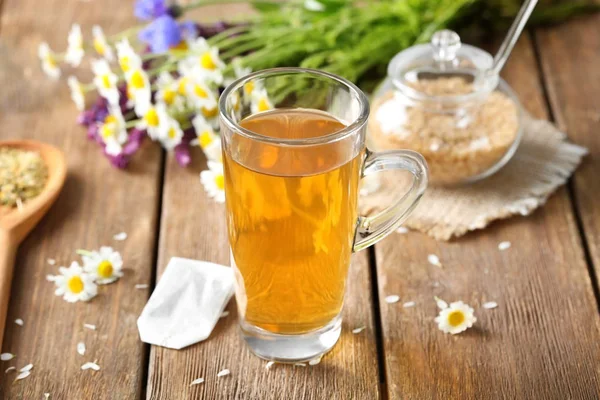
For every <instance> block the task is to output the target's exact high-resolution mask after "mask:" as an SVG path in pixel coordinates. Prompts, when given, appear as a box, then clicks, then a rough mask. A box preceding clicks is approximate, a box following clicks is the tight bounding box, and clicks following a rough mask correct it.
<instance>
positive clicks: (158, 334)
mask: <svg viewBox="0 0 600 400" xmlns="http://www.w3.org/2000/svg"><path fill="white" fill-rule="evenodd" d="M233 279H234V278H233V270H232V269H231V268H229V267H224V266H222V265H218V264H213V263H210V262H205V261H195V260H189V259H186V258H177V257H173V258H171V261H169V264H168V265H167V269H166V270H165V272H164V273H163V275H162V277H161V278H160V281H159V282H158V284H157V285H156V288H155V289H154V292H153V293H152V296H151V297H150V299H149V300H148V303H147V304H146V306H145V307H144V310H143V311H142V314H141V315H140V317H139V319H138V321H137V324H138V329H139V331H140V338H141V339H142V341H143V342H145V343H151V344H155V345H158V346H163V347H168V348H171V349H182V348H184V347H186V346H189V345H191V344H194V343H197V342H200V341H202V340H204V339H206V338H208V337H209V336H210V333H211V332H212V330H213V328H214V326H215V324H216V323H217V321H218V320H219V317H220V316H221V313H222V312H223V309H224V308H225V306H227V303H228V302H229V299H230V298H231V296H232V295H233V290H234V289H233Z"/></svg>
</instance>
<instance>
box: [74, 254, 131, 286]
mask: <svg viewBox="0 0 600 400" xmlns="http://www.w3.org/2000/svg"><path fill="white" fill-rule="evenodd" d="M82 259H83V269H84V270H85V272H87V273H88V274H90V276H92V277H93V278H94V280H95V281H96V283H97V284H98V285H106V284H108V283H113V282H114V281H116V280H117V279H119V278H120V277H122V276H123V260H122V259H121V254H119V252H118V251H114V250H113V249H112V247H106V246H103V247H100V250H98V251H91V252H86V254H84V255H82Z"/></svg>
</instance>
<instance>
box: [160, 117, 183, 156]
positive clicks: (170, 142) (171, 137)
mask: <svg viewBox="0 0 600 400" xmlns="http://www.w3.org/2000/svg"><path fill="white" fill-rule="evenodd" d="M160 122H161V124H160V134H159V136H158V140H160V142H161V144H162V146H163V147H164V148H165V150H173V149H174V148H175V147H176V146H177V145H178V144H179V143H181V139H183V130H182V129H181V126H179V122H177V120H176V119H175V118H172V117H171V116H167V118H166V121H160Z"/></svg>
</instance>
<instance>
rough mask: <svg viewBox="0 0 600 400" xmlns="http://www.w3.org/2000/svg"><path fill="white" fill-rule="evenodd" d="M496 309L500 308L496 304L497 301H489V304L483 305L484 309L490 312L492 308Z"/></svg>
mask: <svg viewBox="0 0 600 400" xmlns="http://www.w3.org/2000/svg"><path fill="white" fill-rule="evenodd" d="M496 307H498V303H496V302H495V301H488V302H487V303H483V308H487V309H488V310H491V309H492V308H496Z"/></svg>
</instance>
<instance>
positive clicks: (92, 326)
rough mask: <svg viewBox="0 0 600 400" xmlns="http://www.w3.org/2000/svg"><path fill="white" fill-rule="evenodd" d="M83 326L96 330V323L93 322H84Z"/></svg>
mask: <svg viewBox="0 0 600 400" xmlns="http://www.w3.org/2000/svg"><path fill="white" fill-rule="evenodd" d="M83 327H84V328H87V329H91V330H93V331H95V330H96V325H92V324H83Z"/></svg>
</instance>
